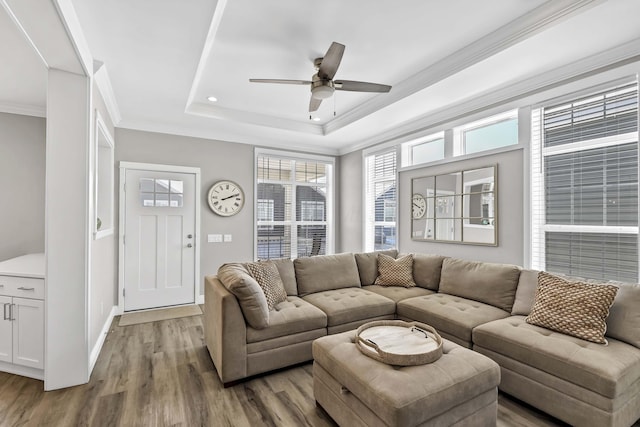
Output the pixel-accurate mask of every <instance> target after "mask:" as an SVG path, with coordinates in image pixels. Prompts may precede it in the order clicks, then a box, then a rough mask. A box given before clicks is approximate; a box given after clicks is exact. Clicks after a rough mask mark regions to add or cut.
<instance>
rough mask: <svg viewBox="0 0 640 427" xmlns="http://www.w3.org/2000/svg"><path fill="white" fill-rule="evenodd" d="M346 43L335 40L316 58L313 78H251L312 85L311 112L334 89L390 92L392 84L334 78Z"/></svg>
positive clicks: (257, 81)
mask: <svg viewBox="0 0 640 427" xmlns="http://www.w3.org/2000/svg"><path fill="white" fill-rule="evenodd" d="M343 54H344V45H343V44H340V43H336V42H333V43H331V46H329V50H327V53H326V54H325V55H324V57H323V58H316V59H315V60H314V61H313V65H314V66H315V67H316V70H318V72H317V73H315V74H314V75H313V76H312V77H311V80H282V79H249V81H250V82H253V83H279V84H288V85H310V86H311V101H309V112H313V111H316V110H317V109H318V108H319V107H320V104H321V103H322V100H323V99H327V98H329V97H331V95H333V91H334V90H347V91H350V92H389V91H390V90H391V86H388V85H382V84H378V83H367V82H358V81H353V80H333V76H335V75H336V72H337V71H338V67H339V66H340V61H341V60H342V55H343Z"/></svg>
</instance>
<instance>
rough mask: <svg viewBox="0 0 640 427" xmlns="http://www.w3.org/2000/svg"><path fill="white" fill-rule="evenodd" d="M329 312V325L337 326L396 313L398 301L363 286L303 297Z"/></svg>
mask: <svg viewBox="0 0 640 427" xmlns="http://www.w3.org/2000/svg"><path fill="white" fill-rule="evenodd" d="M303 299H304V300H305V301H307V302H309V303H311V304H313V305H315V306H316V307H318V308H319V309H321V310H322V311H324V312H325V313H326V314H327V325H328V326H335V325H341V324H343V323H350V322H355V321H358V320H363V319H370V318H372V317H378V316H385V315H390V314H394V313H395V311H396V303H395V302H393V301H392V300H390V299H389V298H385V297H383V296H382V295H378V294H375V293H373V292H369V291H366V290H364V289H361V288H347V289H336V290H331V291H324V292H317V293H314V294H311V295H307V296H305V297H304V298H303Z"/></svg>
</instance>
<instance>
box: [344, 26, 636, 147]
mask: <svg viewBox="0 0 640 427" xmlns="http://www.w3.org/2000/svg"><path fill="white" fill-rule="evenodd" d="M638 61H640V38H637V39H634V40H632V41H630V42H628V43H625V44H622V45H620V46H617V47H615V48H613V49H609V50H606V51H603V52H600V53H597V54H595V55H592V56H589V57H587V58H583V59H580V60H578V61H575V62H573V63H571V64H567V65H565V66H562V67H559V68H556V69H554V70H551V71H549V72H546V73H543V74H540V75H538V76H536V77H533V78H530V79H525V80H523V81H519V82H517V83H513V84H510V85H506V86H503V87H500V88H497V89H492V90H489V91H487V92H485V93H483V94H480V95H478V96H476V97H474V98H471V99H469V100H465V101H464V102H461V103H458V104H457V105H454V106H451V107H447V108H443V109H439V110H435V111H431V112H429V113H426V114H424V115H422V116H419V117H417V118H414V119H411V120H408V121H406V122H404V123H402V124H400V125H398V126H395V127H393V128H392V129H389V130H387V131H385V132H382V133H380V134H378V135H376V136H375V137H374V138H367V139H363V140H360V141H359V142H357V143H355V144H353V145H350V146H348V147H345V148H343V149H341V150H339V153H340V155H344V154H347V153H350V152H353V151H357V150H361V149H364V148H368V147H371V146H374V145H378V144H382V143H385V142H390V141H393V140H402V139H405V140H409V139H414V138H416V137H417V136H418V135H421V134H422V133H424V132H427V133H428V132H429V131H430V130H431V129H433V128H435V127H437V126H441V125H443V124H446V123H450V122H452V121H454V120H456V119H458V118H462V117H468V116H470V115H472V114H477V113H480V112H483V111H487V110H489V109H491V108H496V107H499V106H501V105H505V104H507V103H509V102H513V101H517V100H518V99H523V98H526V97H529V96H532V95H535V94H538V93H541V92H543V91H546V90H550V89H553V88H555V87H558V86H561V85H564V84H568V83H571V82H573V81H576V80H580V79H584V78H587V77H590V76H593V75H595V74H599V73H603V72H606V71H609V70H613V69H616V68H619V67H623V66H624V65H627V64H631V63H634V62H638ZM636 72H637V70H636ZM539 101H540V100H539ZM539 101H537V102H539Z"/></svg>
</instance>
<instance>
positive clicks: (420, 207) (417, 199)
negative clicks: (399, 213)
mask: <svg viewBox="0 0 640 427" xmlns="http://www.w3.org/2000/svg"><path fill="white" fill-rule="evenodd" d="M411 212H412V213H413V219H420V218H422V217H423V216H424V214H425V213H426V212H427V201H426V200H425V199H424V197H422V195H420V194H414V195H413V197H412V198H411Z"/></svg>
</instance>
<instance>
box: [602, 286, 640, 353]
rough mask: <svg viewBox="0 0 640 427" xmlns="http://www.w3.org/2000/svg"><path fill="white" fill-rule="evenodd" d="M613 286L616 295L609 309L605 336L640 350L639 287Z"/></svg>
mask: <svg viewBox="0 0 640 427" xmlns="http://www.w3.org/2000/svg"><path fill="white" fill-rule="evenodd" d="M613 284H615V283H613ZM615 285H616V286H618V293H617V295H616V299H615V300H614V301H613V305H612V306H611V309H609V317H607V336H609V337H612V338H615V339H618V340H620V341H624V342H626V343H628V344H631V345H633V346H636V347H638V348H640V285H633V284H630V283H618V284H615Z"/></svg>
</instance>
